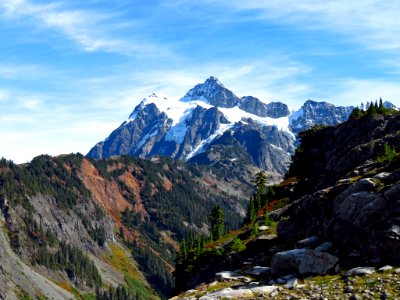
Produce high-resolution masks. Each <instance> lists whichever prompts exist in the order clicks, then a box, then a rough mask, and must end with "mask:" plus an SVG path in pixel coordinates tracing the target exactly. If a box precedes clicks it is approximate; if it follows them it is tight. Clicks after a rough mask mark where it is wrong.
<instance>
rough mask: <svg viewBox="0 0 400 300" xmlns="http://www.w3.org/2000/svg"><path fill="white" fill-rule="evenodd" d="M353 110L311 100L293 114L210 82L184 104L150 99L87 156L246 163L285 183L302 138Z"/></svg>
mask: <svg viewBox="0 0 400 300" xmlns="http://www.w3.org/2000/svg"><path fill="white" fill-rule="evenodd" d="M388 105H389V104H388ZM353 108H354V107H353V106H346V107H343V106H340V107H336V106H334V105H332V104H329V103H327V102H316V101H312V100H308V101H306V102H305V103H304V105H303V106H302V107H301V108H300V109H299V110H296V111H290V109H289V108H288V106H287V105H286V104H285V103H282V102H270V103H268V104H267V103H264V102H263V101H261V100H260V99H258V98H255V97H252V96H245V97H242V98H239V97H238V96H236V95H235V94H234V93H233V92H232V91H230V90H229V89H227V88H226V87H225V86H224V85H223V84H222V83H221V82H220V81H219V80H218V79H217V78H216V77H210V78H208V79H207V80H206V81H205V82H204V83H202V84H197V85H196V86H195V87H194V88H192V89H190V90H189V91H188V92H187V93H186V95H185V96H184V97H183V98H181V99H180V100H171V99H167V98H165V97H161V96H158V95H156V94H152V95H150V96H148V97H147V98H144V99H143V100H142V101H141V102H140V104H139V105H138V106H136V108H135V109H134V111H133V112H132V113H131V114H130V116H129V118H128V120H126V121H124V122H123V123H122V124H121V126H120V127H118V128H117V129H115V130H114V131H113V132H112V133H111V134H110V135H109V137H108V138H106V139H105V140H104V141H102V142H99V143H97V144H96V145H95V146H94V147H93V148H92V149H91V150H90V151H89V153H88V154H87V156H88V157H91V158H96V159H99V158H107V157H111V156H116V155H122V154H128V155H132V156H135V157H141V158H150V157H153V156H169V157H172V158H174V159H180V160H185V161H188V162H191V163H197V164H205V165H219V166H225V167H229V168H231V167H232V164H237V163H238V162H239V161H240V163H241V164H242V167H246V169H247V170H249V168H260V169H264V170H266V171H268V172H270V173H271V174H275V175H276V176H277V177H281V176H282V175H283V174H284V173H285V172H286V170H287V165H288V163H289V161H290V158H291V156H292V155H293V153H294V150H295V143H296V135H297V133H299V132H300V131H303V130H305V129H309V128H311V127H312V126H314V125H319V124H321V125H336V124H339V123H342V122H344V121H346V120H347V119H348V117H349V115H350V113H351V112H352V110H353Z"/></svg>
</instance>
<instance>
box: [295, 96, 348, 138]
mask: <svg viewBox="0 0 400 300" xmlns="http://www.w3.org/2000/svg"><path fill="white" fill-rule="evenodd" d="M353 108H354V107H353V106H346V107H344V106H339V107H336V106H334V105H332V104H330V103H327V102H316V101H312V100H308V101H306V102H305V103H304V105H303V106H302V107H301V109H300V110H298V111H296V112H294V113H293V114H292V115H291V116H290V117H289V120H290V128H291V130H292V131H293V132H294V133H299V132H301V131H304V130H306V129H309V128H311V127H312V126H314V125H328V126H332V125H336V124H339V123H343V122H344V121H346V120H347V119H348V118H349V115H350V114H351V112H352V110H353Z"/></svg>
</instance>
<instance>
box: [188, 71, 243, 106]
mask: <svg viewBox="0 0 400 300" xmlns="http://www.w3.org/2000/svg"><path fill="white" fill-rule="evenodd" d="M181 100H182V101H184V102H189V101H193V100H201V101H204V102H207V103H209V104H211V105H214V106H218V107H223V108H232V107H235V106H236V105H237V104H238V102H239V97H238V96H236V95H235V94H234V93H233V92H232V91H230V90H228V89H227V88H226V87H225V86H224V85H223V84H222V83H221V82H220V81H219V80H218V78H217V77H215V76H210V77H209V78H208V79H207V80H206V81H205V82H204V83H199V84H197V85H196V86H195V87H194V88H192V89H190V90H189V92H187V93H186V95H185V96H184V97H183V98H182V99H181Z"/></svg>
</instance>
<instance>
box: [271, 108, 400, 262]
mask: <svg viewBox="0 0 400 300" xmlns="http://www.w3.org/2000/svg"><path fill="white" fill-rule="evenodd" d="M399 130H400V115H399V114H394V115H389V116H382V115H380V116H376V117H368V116H365V117H362V118H359V119H356V120H351V121H348V122H345V123H343V124H341V125H339V126H336V127H330V128H325V129H321V130H318V131H316V132H312V131H309V132H304V133H303V134H302V135H301V136H302V151H301V152H299V153H298V154H297V155H296V158H295V160H294V163H293V165H292V166H291V168H290V171H289V175H288V176H296V177H297V178H299V179H300V181H299V182H298V183H297V186H296V188H295V190H296V191H297V192H298V194H297V198H298V200H296V201H295V202H294V203H293V204H292V205H290V206H289V207H287V208H286V209H285V210H284V212H282V214H283V215H287V216H289V217H290V218H289V219H288V220H287V221H283V222H281V224H280V227H279V228H278V229H279V232H280V234H281V235H282V236H285V237H286V238H288V239H292V240H293V239H298V238H299V237H300V236H302V237H304V236H310V235H318V236H320V237H322V238H323V239H325V240H329V241H331V242H334V243H335V244H336V245H337V246H338V247H339V249H340V252H341V254H342V255H343V256H346V255H349V254H350V253H351V252H357V253H359V254H360V255H361V256H367V257H370V258H371V259H372V258H375V259H379V260H381V261H388V262H399V261H400V256H399V253H400V235H399V233H398V230H397V229H398V228H399V226H400V223H399V218H398V212H399V210H400V202H399V196H398V195H399V193H398V192H399V191H400V185H399V179H400V164H399V163H400V160H399V156H398V155H396V154H395V153H396V152H397V153H399V151H400V144H399V141H400V135H399V132H400V131H399ZM387 149H391V151H392V152H390V151H389V150H387ZM388 151H389V152H388ZM390 153H392V154H390Z"/></svg>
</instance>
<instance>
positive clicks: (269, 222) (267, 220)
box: [264, 209, 271, 226]
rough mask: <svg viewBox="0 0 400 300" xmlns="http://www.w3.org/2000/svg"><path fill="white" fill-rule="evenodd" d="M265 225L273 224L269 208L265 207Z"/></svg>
mask: <svg viewBox="0 0 400 300" xmlns="http://www.w3.org/2000/svg"><path fill="white" fill-rule="evenodd" d="M264 225H265V226H270V225H271V220H270V219H269V213H268V210H267V209H265V211H264Z"/></svg>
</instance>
